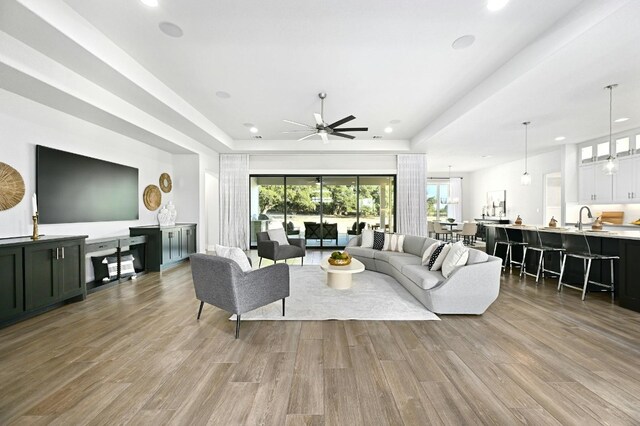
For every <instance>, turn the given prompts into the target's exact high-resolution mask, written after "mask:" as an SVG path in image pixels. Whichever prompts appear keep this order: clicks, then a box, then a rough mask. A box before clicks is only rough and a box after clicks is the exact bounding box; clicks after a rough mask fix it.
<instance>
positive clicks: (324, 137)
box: [318, 132, 329, 144]
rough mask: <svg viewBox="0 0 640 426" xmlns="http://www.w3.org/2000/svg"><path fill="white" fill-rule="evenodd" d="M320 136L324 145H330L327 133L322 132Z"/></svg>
mask: <svg viewBox="0 0 640 426" xmlns="http://www.w3.org/2000/svg"><path fill="white" fill-rule="evenodd" d="M318 134H319V135H320V137H321V138H322V143H324V144H327V143H329V136H328V135H327V134H326V133H325V132H321V133H318Z"/></svg>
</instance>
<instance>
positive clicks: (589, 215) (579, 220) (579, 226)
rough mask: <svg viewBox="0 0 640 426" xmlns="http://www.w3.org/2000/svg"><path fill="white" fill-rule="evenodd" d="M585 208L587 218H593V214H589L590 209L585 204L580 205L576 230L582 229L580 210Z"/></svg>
mask: <svg viewBox="0 0 640 426" xmlns="http://www.w3.org/2000/svg"><path fill="white" fill-rule="evenodd" d="M584 209H587V218H589V219H593V215H592V214H591V209H590V208H589V207H587V206H582V207H580V213H579V215H580V217H579V218H578V224H577V225H576V226H577V227H578V231H582V210H584Z"/></svg>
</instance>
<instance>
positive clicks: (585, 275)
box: [582, 259, 591, 300]
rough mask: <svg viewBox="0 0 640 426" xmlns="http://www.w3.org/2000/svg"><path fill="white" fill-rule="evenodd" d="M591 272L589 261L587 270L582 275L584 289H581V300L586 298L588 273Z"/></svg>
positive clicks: (588, 261)
mask: <svg viewBox="0 0 640 426" xmlns="http://www.w3.org/2000/svg"><path fill="white" fill-rule="evenodd" d="M590 272H591V259H589V260H587V270H586V272H585V273H584V287H583V288H582V300H584V298H585V297H586V296H587V287H588V286H589V273H590Z"/></svg>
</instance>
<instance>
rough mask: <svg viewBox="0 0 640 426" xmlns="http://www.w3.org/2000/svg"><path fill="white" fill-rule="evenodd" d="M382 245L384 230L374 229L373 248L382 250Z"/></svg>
mask: <svg viewBox="0 0 640 426" xmlns="http://www.w3.org/2000/svg"><path fill="white" fill-rule="evenodd" d="M383 247H384V232H377V231H374V233H373V249H374V250H382V248H383Z"/></svg>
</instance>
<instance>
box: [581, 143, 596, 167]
mask: <svg viewBox="0 0 640 426" xmlns="http://www.w3.org/2000/svg"><path fill="white" fill-rule="evenodd" d="M580 161H582V162H583V163H587V162H590V161H593V147H592V146H591V145H589V146H585V147H584V148H582V150H581V151H580Z"/></svg>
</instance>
